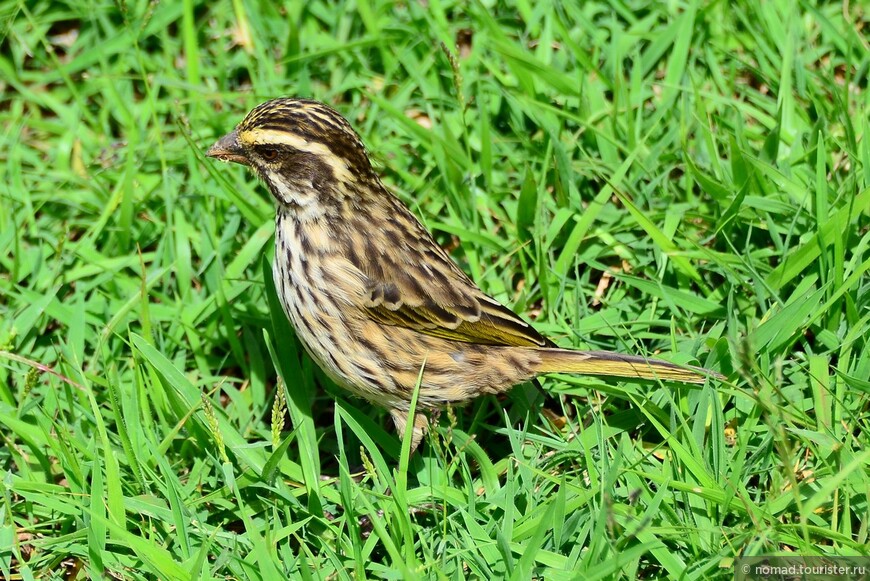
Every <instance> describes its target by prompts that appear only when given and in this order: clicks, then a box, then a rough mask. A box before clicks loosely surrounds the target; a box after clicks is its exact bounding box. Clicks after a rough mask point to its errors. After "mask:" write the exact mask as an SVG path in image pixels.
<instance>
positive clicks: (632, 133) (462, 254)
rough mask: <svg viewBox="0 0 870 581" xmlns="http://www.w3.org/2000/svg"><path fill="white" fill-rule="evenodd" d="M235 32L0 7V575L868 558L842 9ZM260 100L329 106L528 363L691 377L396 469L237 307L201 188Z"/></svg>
mask: <svg viewBox="0 0 870 581" xmlns="http://www.w3.org/2000/svg"><path fill="white" fill-rule="evenodd" d="M253 6H254V5H253V4H249V3H244V2H239V1H234V2H210V3H206V2H198V1H197V0H185V1H183V2H159V3H158V2H147V1H140V0H134V1H130V2H119V3H117V4H116V3H111V2H106V1H97V2H90V3H85V2H66V3H64V2H47V1H41V0H34V1H33V2H21V1H20V0H13V1H6V2H0V14H2V15H3V18H2V20H0V47H2V50H0V123H2V134H0V139H2V147H0V424H2V432H0V434H2V443H3V445H2V446H0V463H2V470H3V472H2V484H0V491H2V495H0V498H2V504H0V507H2V523H0V575H2V576H3V577H4V578H7V579H15V578H21V579H32V578H54V579H61V578H64V579H69V578H73V577H77V578H83V577H84V578H102V577H104V576H114V577H117V578H124V579H194V578H196V579H225V578H240V579H242V578H244V579H260V578H261V579H277V578H285V577H291V578H302V579H321V578H334V579H348V578H391V579H395V578H413V577H420V578H433V579H434V578H439V579H444V578H464V577H471V578H491V579H495V578H511V579H527V578H543V579H576V578H583V579H595V578H629V579H630V578H636V577H641V578H652V577H680V578H685V579H698V578H703V579H707V578H717V577H718V578H731V576H732V573H733V569H732V560H733V559H734V557H735V556H737V555H764V554H775V553H797V554H801V555H867V554H868V550H867V546H868V532H870V531H868V528H870V516H868V515H870V507H868V491H870V473H868V470H867V465H868V464H870V452H868V450H870V430H868V427H870V426H868V417H870V415H868V393H870V379H868V378H870V345H868V338H870V276H868V269H870V248H868V245H870V228H868V227H870V219H868V213H870V140H868V129H870V121H868V119H870V115H868V109H870V108H868V100H870V97H868V95H870V93H868V90H867V89H868V87H867V78H868V68H870V48H868V43H867V34H866V32H867V29H868V13H867V11H866V7H862V5H861V3H847V4H840V3H823V2H820V3H813V2H805V3H801V4H799V5H796V4H794V3H788V2H765V3H760V4H759V3H754V2H741V1H738V2H736V3H722V2H719V3H710V4H702V3H693V2H671V3H658V4H653V5H649V4H648V3H645V2H634V1H631V0H630V1H629V2H627V3H624V2H615V3H613V4H608V3H605V2H587V3H582V4H580V3H576V4H575V3H553V4H551V3H549V2H540V3H536V4H535V3H529V2H518V3H517V5H516V6H515V7H513V8H511V7H508V6H505V5H504V4H503V3H501V2H497V1H496V2H486V3H479V2H478V3H470V4H466V3H453V2H442V1H435V0H430V2H428V3H418V2H409V3H403V4H397V5H393V4H392V3H389V2H381V1H380V0H373V1H372V0H359V1H357V2H341V1H339V2H320V1H317V0H314V1H312V2H306V3H301V2H300V3H292V4H290V5H288V6H287V7H285V8H281V9H278V8H275V7H273V6H271V4H270V3H260V5H259V6H258V7H257V8H256V9H255V8H254V7H253ZM442 43H443V44H444V46H445V47H448V48H447V49H446V50H442V48H439V47H440V46H441V44H442ZM281 95H298V96H308V97H314V98H317V99H321V100H324V101H326V102H328V103H330V104H333V105H334V106H335V107H337V108H338V109H339V110H340V111H341V112H342V113H344V114H345V115H346V116H347V117H348V118H349V119H350V120H351V122H352V123H353V124H354V125H355V126H356V127H357V128H358V130H359V131H360V133H361V135H362V136H363V138H364V140H365V141H366V143H367V145H368V146H369V149H370V150H371V152H372V155H373V156H374V158H375V160H376V163H377V165H378V167H379V168H380V170H381V173H382V175H383V176H384V180H385V181H386V182H387V183H388V184H389V185H390V186H391V187H392V188H393V189H394V191H395V192H396V193H397V195H399V196H400V197H401V198H402V199H403V200H404V201H405V202H407V203H408V204H409V206H410V207H411V208H412V209H413V210H414V211H415V212H416V213H417V214H418V215H419V216H420V217H421V218H422V219H423V220H424V222H425V223H426V224H427V226H428V227H429V228H430V229H431V230H432V231H433V232H434V233H435V235H436V237H437V239H438V240H439V242H440V243H442V244H444V245H445V246H446V247H449V248H450V249H452V254H453V256H454V257H455V258H456V260H457V261H458V262H459V263H460V264H461V266H462V268H463V269H465V270H466V271H467V272H468V273H469V274H470V275H471V276H472V277H473V278H474V279H475V280H476V281H477V282H478V283H479V284H480V285H481V287H482V288H483V289H484V290H485V291H487V292H488V293H490V294H492V295H493V296H495V297H497V298H498V299H499V300H501V301H502V302H504V303H506V304H508V305H510V306H511V307H512V308H514V309H515V310H516V311H517V312H519V313H521V314H523V315H524V316H527V317H528V318H530V319H533V320H534V324H535V326H536V327H537V328H538V329H539V330H541V331H542V332H544V333H546V334H548V335H549V336H551V337H552V338H554V340H556V341H557V342H558V343H559V344H561V345H564V346H571V347H578V348H596V349H598V348H606V349H615V350H622V351H626V352H636V353H642V354H659V355H660V356H661V357H664V358H667V359H670V360H672V361H676V362H680V363H689V364H699V365H703V366H706V367H709V368H710V369H713V370H716V371H719V372H721V373H723V374H724V375H726V376H727V377H728V380H727V381H723V382H716V381H710V382H708V383H707V385H705V386H703V387H702V388H689V387H684V386H681V385H661V384H655V383H636V382H621V381H603V380H599V379H594V378H586V377H571V376H564V377H563V376H558V377H550V378H546V379H545V381H544V388H545V391H546V392H547V393H548V394H549V397H548V398H547V399H546V400H545V401H542V400H541V398H540V397H539V396H538V393H537V392H536V391H535V390H534V389H533V388H531V387H530V386H521V387H518V388H517V389H515V390H513V391H512V392H511V394H510V396H509V398H508V399H499V400H496V399H495V398H491V397H489V398H483V399H481V400H479V401H477V402H475V403H474V404H472V405H470V406H467V407H465V408H461V409H453V410H448V413H447V414H444V415H443V416H442V421H441V425H440V428H439V429H438V430H437V432H436V433H435V434H434V435H433V436H432V437H431V438H429V439H428V440H427V443H426V444H425V445H424V447H423V449H422V454H418V455H416V456H414V457H412V458H410V459H409V460H408V459H407V458H406V456H405V455H403V454H400V451H401V447H400V446H401V445H400V442H399V440H398V439H397V438H396V437H395V435H394V434H393V433H392V429H391V426H390V425H389V420H388V418H387V417H386V414H385V413H384V412H383V411H382V410H378V409H376V408H373V407H372V406H370V405H368V404H367V403H365V402H361V401H358V400H354V399H351V398H348V397H345V396H344V395H343V394H342V393H341V392H340V391H339V390H337V389H336V388H335V387H334V386H332V385H330V384H329V382H328V380H326V379H325V377H324V376H323V375H322V373H321V372H320V371H319V370H318V369H316V368H315V367H314V366H313V365H312V363H311V362H310V361H309V360H308V359H306V358H305V356H304V355H303V354H302V352H301V349H300V346H299V345H298V344H297V342H296V341H295V339H294V338H293V335H292V332H291V330H290V329H289V326H288V323H287V322H286V320H285V318H284V315H283V314H282V313H281V311H280V309H279V308H277V306H276V301H275V297H274V290H273V289H272V288H271V283H270V280H271V276H270V275H267V273H269V272H270V267H269V262H268V261H269V260H271V244H272V242H271V235H272V223H271V221H272V214H273V210H272V204H271V201H270V200H269V198H268V195H267V194H266V193H265V192H264V189H263V188H262V187H261V186H260V185H258V184H257V183H255V181H254V180H253V179H252V178H251V176H250V175H249V174H247V173H245V171H244V170H243V169H241V168H230V167H228V166H223V165H218V164H215V163H213V162H212V161H211V160H207V159H205V158H204V156H203V151H204V150H205V148H206V147H208V145H210V144H211V143H212V142H213V141H214V139H216V138H217V137H218V136H220V135H221V134H223V133H224V132H226V131H228V130H229V129H230V128H231V127H232V126H233V125H234V124H235V123H237V122H238V121H239V120H240V119H241V118H242V116H243V115H244V114H245V113H246V112H247V111H248V110H249V109H250V108H252V107H253V106H254V105H256V104H257V103H259V102H261V101H264V100H266V99H268V98H271V97H275V96H281ZM459 243H461V246H459ZM279 376H280V377H281V378H283V381H279V380H278V377H279ZM285 418H286V419H285ZM548 418H554V421H550V420H548ZM321 475H324V477H321Z"/></svg>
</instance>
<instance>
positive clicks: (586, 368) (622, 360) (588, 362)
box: [535, 349, 721, 383]
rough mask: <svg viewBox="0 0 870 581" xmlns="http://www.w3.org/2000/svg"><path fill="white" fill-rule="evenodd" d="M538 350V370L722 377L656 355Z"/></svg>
mask: <svg viewBox="0 0 870 581" xmlns="http://www.w3.org/2000/svg"><path fill="white" fill-rule="evenodd" d="M538 353H539V354H540V356H541V361H540V363H539V364H538V366H537V369H536V370H535V371H537V372H538V373H582V374H585V375H612V376H616V377H637V378H641V379H661V380H665V381H682V382H685V383H704V380H705V378H706V377H707V376H711V377H721V376H720V375H719V374H718V373H715V372H713V371H709V370H707V369H702V368H700V367H684V366H682V365H677V364H675V363H668V362H667V361H661V360H659V359H646V358H644V357H637V356H635V355H623V354H621V353H613V352H610V351H570V350H568V349H539V350H538Z"/></svg>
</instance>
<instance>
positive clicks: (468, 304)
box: [365, 275, 552, 347]
mask: <svg viewBox="0 0 870 581" xmlns="http://www.w3.org/2000/svg"><path fill="white" fill-rule="evenodd" d="M468 283H470V281H468ZM367 299H368V300H367V301H366V304H365V309H366V311H367V313H368V315H369V316H370V317H371V318H372V319H374V320H376V321H379V322H381V323H384V324H386V325H396V326H400V327H406V328H408V329H413V330H415V331H419V332H420V333H425V334H427V335H434V336H436V337H443V338H445V339H452V340H454V341H463V342H466V343H480V344H484V345H517V346H529V347H545V346H551V345H552V342H550V341H549V340H548V339H547V338H546V337H544V336H542V335H541V334H540V333H538V332H537V331H536V330H535V329H534V328H533V327H532V326H531V325H529V324H528V323H526V322H525V321H523V320H522V319H520V318H519V317H518V316H517V315H516V314H514V313H513V312H512V311H510V310H509V309H507V308H505V307H504V306H503V305H501V304H500V303H499V302H498V301H496V300H495V299H493V298H490V297H488V296H486V295H485V294H483V292H481V291H480V290H478V289H477V287H475V286H473V284H468V285H466V286H463V287H459V288H457V286H452V287H450V288H445V287H443V286H439V285H438V284H437V282H436V281H434V280H427V279H424V280H422V281H417V280H414V279H411V278H409V277H408V276H402V275H400V276H396V277H394V278H392V280H389V281H386V280H383V281H372V282H371V283H370V285H369V288H368V297H367Z"/></svg>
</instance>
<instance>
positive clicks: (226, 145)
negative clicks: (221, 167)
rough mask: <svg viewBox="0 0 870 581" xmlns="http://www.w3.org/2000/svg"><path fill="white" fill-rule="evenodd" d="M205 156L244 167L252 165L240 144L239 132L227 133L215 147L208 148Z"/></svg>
mask: <svg viewBox="0 0 870 581" xmlns="http://www.w3.org/2000/svg"><path fill="white" fill-rule="evenodd" d="M205 155H206V156H208V157H213V158H215V159H219V160H221V161H231V162H234V163H240V164H242V165H250V162H249V161H248V158H247V156H246V155H245V152H244V150H243V149H242V146H241V144H240V143H239V133H238V132H237V131H233V132H231V133H227V134H226V135H224V136H223V137H221V138H220V139H218V140H217V141H216V142H215V144H214V145H212V146H211V147H209V148H208V151H206V152H205Z"/></svg>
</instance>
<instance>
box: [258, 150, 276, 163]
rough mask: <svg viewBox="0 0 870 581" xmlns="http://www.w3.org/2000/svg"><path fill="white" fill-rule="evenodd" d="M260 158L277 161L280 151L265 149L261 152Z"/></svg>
mask: <svg viewBox="0 0 870 581" xmlns="http://www.w3.org/2000/svg"><path fill="white" fill-rule="evenodd" d="M260 157H262V158H263V159H264V160H265V161H275V160H276V159H278V150H277V149H272V148H268V149H263V150H262V151H260Z"/></svg>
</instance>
